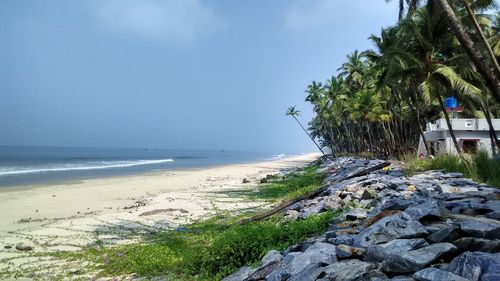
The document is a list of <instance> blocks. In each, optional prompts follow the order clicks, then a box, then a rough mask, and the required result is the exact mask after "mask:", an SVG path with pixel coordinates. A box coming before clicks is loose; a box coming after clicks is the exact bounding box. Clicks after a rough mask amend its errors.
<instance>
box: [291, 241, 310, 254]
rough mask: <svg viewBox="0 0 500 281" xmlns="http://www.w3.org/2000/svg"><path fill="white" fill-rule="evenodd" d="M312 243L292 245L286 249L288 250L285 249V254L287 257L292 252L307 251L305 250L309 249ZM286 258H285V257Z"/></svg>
mask: <svg viewBox="0 0 500 281" xmlns="http://www.w3.org/2000/svg"><path fill="white" fill-rule="evenodd" d="M312 244H313V243H311V242H307V241H305V242H301V243H297V244H294V245H292V246H290V247H288V249H286V253H287V255H288V254H290V253H293V252H304V251H305V250H307V248H309V247H310V246H311V245H312ZM285 257H286V256H285Z"/></svg>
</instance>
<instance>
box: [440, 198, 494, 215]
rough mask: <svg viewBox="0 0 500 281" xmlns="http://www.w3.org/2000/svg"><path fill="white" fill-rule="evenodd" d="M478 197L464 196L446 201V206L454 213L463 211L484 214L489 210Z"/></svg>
mask: <svg viewBox="0 0 500 281" xmlns="http://www.w3.org/2000/svg"><path fill="white" fill-rule="evenodd" d="M482 202H483V199H480V198H464V199H460V200H453V201H447V202H446V203H445V205H446V208H447V209H449V210H451V211H452V212H453V213H455V214H461V213H463V212H465V211H467V212H469V213H471V212H474V213H478V214H485V213H488V212H491V210H490V209H489V208H488V206H487V205H486V204H483V203H482Z"/></svg>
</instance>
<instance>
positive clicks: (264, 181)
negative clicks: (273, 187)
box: [260, 178, 268, 183]
mask: <svg viewBox="0 0 500 281" xmlns="http://www.w3.org/2000/svg"><path fill="white" fill-rule="evenodd" d="M267 182H268V180H267V179H266V178H261V179H260V183H267Z"/></svg>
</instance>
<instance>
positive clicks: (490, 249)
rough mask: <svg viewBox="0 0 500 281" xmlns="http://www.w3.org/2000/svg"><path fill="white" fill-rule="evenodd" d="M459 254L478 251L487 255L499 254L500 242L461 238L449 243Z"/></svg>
mask: <svg viewBox="0 0 500 281" xmlns="http://www.w3.org/2000/svg"><path fill="white" fill-rule="evenodd" d="M451 243H452V244H453V245H455V247H457V249H458V251H459V252H466V251H480V252H487V253H498V252H500V240H489V239H484V238H475V237H462V238H460V239H457V240H455V241H453V242H451Z"/></svg>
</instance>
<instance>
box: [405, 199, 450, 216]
mask: <svg viewBox="0 0 500 281" xmlns="http://www.w3.org/2000/svg"><path fill="white" fill-rule="evenodd" d="M405 213H407V214H408V215H410V217H412V218H414V219H416V220H421V219H423V218H425V217H441V216H442V213H441V210H440V208H439V206H438V204H437V203H436V201H435V200H429V201H426V202H424V203H422V204H419V205H417V206H413V207H409V208H407V209H406V210H405Z"/></svg>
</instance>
